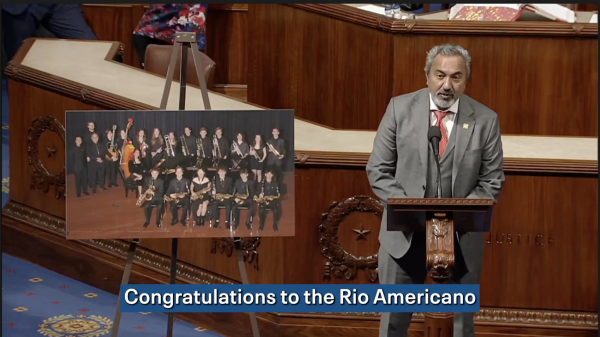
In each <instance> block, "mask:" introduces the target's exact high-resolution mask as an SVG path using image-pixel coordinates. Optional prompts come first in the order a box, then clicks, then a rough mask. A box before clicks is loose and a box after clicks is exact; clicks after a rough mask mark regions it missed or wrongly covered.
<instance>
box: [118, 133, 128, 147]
mask: <svg viewBox="0 0 600 337" xmlns="http://www.w3.org/2000/svg"><path fill="white" fill-rule="evenodd" d="M126 137H127V131H125V130H121V131H119V137H118V138H117V149H119V151H121V150H122V149H123V144H124V143H125V138H126Z"/></svg>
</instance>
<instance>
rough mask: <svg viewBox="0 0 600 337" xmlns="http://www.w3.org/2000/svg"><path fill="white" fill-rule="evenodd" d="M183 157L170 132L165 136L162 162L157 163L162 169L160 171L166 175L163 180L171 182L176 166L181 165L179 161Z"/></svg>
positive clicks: (175, 139) (173, 134)
mask: <svg viewBox="0 0 600 337" xmlns="http://www.w3.org/2000/svg"><path fill="white" fill-rule="evenodd" d="M184 159H185V157H184V156H183V154H182V153H181V147H180V146H179V144H178V142H177V138H175V133H174V132H170V133H169V134H168V135H167V136H165V158H163V160H164V162H162V164H160V163H159V164H160V165H159V167H160V168H161V170H162V173H163V174H164V175H165V176H166V178H165V180H166V183H167V186H168V184H169V183H170V182H171V179H173V177H174V176H175V171H176V168H177V167H178V166H179V165H181V162H182V161H183V160H184ZM161 161H162V160H161Z"/></svg>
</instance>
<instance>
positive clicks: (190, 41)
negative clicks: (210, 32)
mask: <svg viewBox="0 0 600 337" xmlns="http://www.w3.org/2000/svg"><path fill="white" fill-rule="evenodd" d="M178 47H179V48H178ZM188 48H190V49H191V51H192V58H193V60H194V66H195V67H196V75H197V76H198V82H199V83H200V91H201V93H202V101H203V102H204V109H205V110H211V107H210V101H209V98H208V90H207V88H206V79H205V78H204V74H203V73H202V70H201V69H202V62H201V61H200V51H199V50H198V42H197V40H196V33H177V34H176V35H175V45H174V46H173V53H172V54H171V60H170V62H169V69H168V70H167V77H166V83H165V88H164V91H163V97H162V100H161V102H160V110H163V111H164V110H166V109H167V102H168V100H169V94H170V93H171V84H172V83H173V76H174V75H175V66H176V65H177V59H178V55H177V54H178V53H179V51H181V68H180V74H181V75H180V79H181V80H180V88H179V110H185V93H186V82H187V56H188ZM233 241H234V244H235V249H236V251H237V257H238V265H239V268H240V274H241V276H242V283H243V284H249V282H248V274H247V272H246V264H245V262H244V253H243V251H242V250H241V241H242V239H241V238H233ZM139 243H140V239H132V240H131V243H130V245H129V251H128V252H127V262H126V263H125V270H124V271H123V279H122V280H121V284H122V285H123V284H128V283H129V277H130V275H131V269H132V267H133V258H134V256H135V249H136V248H137V245H138V244H139ZM178 246H179V239H177V238H174V239H172V244H171V270H170V274H171V275H170V276H171V277H170V284H175V282H176V280H177V252H178V248H179V247H178ZM121 314H122V313H121V294H120V291H119V297H118V299H117V312H116V314H115V319H114V323H113V328H112V335H111V336H112V337H117V335H118V333H119V325H120V323H121ZM249 315H250V324H251V326H252V334H253V336H254V337H260V333H259V330H258V321H257V319H256V313H249ZM174 318H175V315H174V313H169V315H168V321H167V337H173V322H174Z"/></svg>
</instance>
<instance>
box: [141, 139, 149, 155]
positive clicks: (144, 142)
mask: <svg viewBox="0 0 600 337" xmlns="http://www.w3.org/2000/svg"><path fill="white" fill-rule="evenodd" d="M147 149H148V144H146V138H144V140H143V141H142V145H140V152H141V153H142V158H146V150H147Z"/></svg>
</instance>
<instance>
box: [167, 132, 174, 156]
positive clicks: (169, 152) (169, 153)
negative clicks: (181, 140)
mask: <svg viewBox="0 0 600 337" xmlns="http://www.w3.org/2000/svg"><path fill="white" fill-rule="evenodd" d="M165 143H166V145H165V146H166V148H167V156H168V157H173V156H175V152H173V144H171V137H169V135H165Z"/></svg>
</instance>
